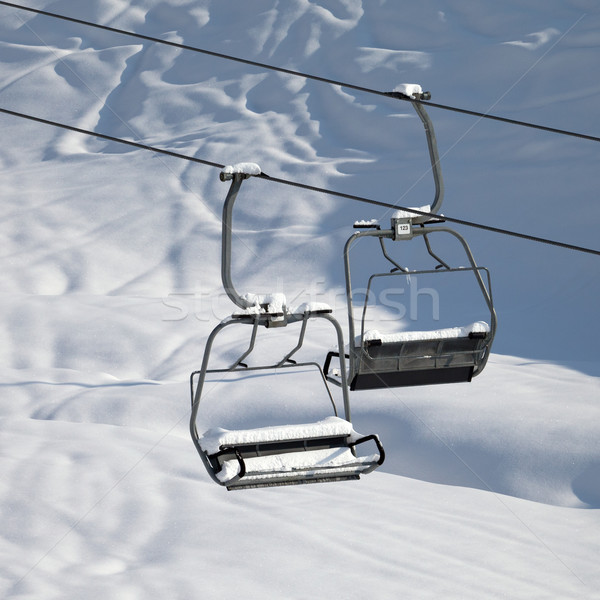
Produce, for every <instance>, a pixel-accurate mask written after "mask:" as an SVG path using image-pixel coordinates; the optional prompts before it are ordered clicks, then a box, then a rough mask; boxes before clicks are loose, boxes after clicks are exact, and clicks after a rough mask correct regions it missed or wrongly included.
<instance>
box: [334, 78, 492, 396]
mask: <svg viewBox="0 0 600 600" xmlns="http://www.w3.org/2000/svg"><path fill="white" fill-rule="evenodd" d="M408 87H409V89H410V88H413V89H412V90H411V91H410V92H408V93H409V94H410V95H411V96H413V97H414V99H415V100H416V101H415V102H411V104H412V105H413V107H414V108H415V111H416V112H417V114H418V116H419V118H420V119H421V121H422V123H423V126H424V128H425V133H426V136H427V145H428V148H429V157H430V161H431V170H432V173H433V179H434V184H435V197H434V201H433V203H432V205H431V206H425V207H421V208H420V209H415V212H413V211H412V210H410V209H409V210H406V211H404V210H400V211H397V212H396V213H395V214H394V215H392V218H391V226H390V228H389V229H381V228H380V226H379V225H378V224H377V223H374V222H359V223H356V224H355V228H357V229H363V230H362V231H359V232H357V233H355V234H353V235H352V236H351V237H350V238H349V239H348V241H347V242H346V245H345V247H344V272H345V279H346V299H347V309H348V328H349V347H348V354H347V355H346V357H347V358H348V359H349V372H348V374H347V380H348V384H349V386H350V389H351V390H367V389H378V388H391V387H402V386H416V385H429V384H436V383H456V382H467V381H471V379H472V377H475V376H476V375H479V374H480V373H481V371H482V370H483V368H484V367H485V364H486V362H487V359H488V357H489V353H490V348H491V345H492V341H493V339H494V335H495V332H496V312H495V310H494V305H493V299H492V293H491V284H490V277H489V272H488V270H487V269H485V268H484V267H479V266H478V265H477V264H476V263H475V259H474V258H473V254H472V252H471V250H470V248H469V245H468V244H467V242H466V241H465V239H464V238H463V237H462V236H461V235H460V234H459V233H458V232H456V231H454V230H452V229H450V228H449V227H445V226H441V225H440V224H441V223H443V222H444V221H443V217H442V218H440V217H439V216H437V215H439V210H440V208H441V205H442V200H443V195H444V185H443V179H442V173H441V167H440V162H439V156H438V151H437V143H436V138H435V133H434V129H433V124H432V123H431V120H430V118H429V115H428V114H427V111H426V110H425V107H424V106H423V104H421V103H420V102H419V100H420V99H429V98H430V97H431V95H430V94H429V92H425V93H424V94H423V93H422V92H421V90H420V86H408ZM414 88H417V90H416V91H414ZM411 92H412V93H411ZM389 95H391V96H396V97H402V96H406V94H402V93H401V92H400V93H398V92H391V93H390V94H389ZM434 215H435V216H434ZM438 234H448V235H450V236H453V237H454V238H455V239H457V240H458V241H459V242H460V245H461V246H462V249H463V250H464V253H465V255H466V258H467V260H468V262H469V265H470V266H469V267H464V266H460V267H454V268H452V267H451V266H450V265H449V264H447V263H446V262H445V261H444V260H442V259H441V258H440V257H439V256H438V255H437V254H436V253H435V252H434V251H433V249H432V246H431V241H430V238H431V237H432V236H437V235H438ZM364 238H375V239H377V240H378V242H379V246H380V250H381V254H382V256H383V257H384V259H385V260H386V261H388V262H389V263H390V264H391V265H392V269H391V271H390V272H387V273H374V274H372V275H371V276H370V277H369V280H368V285H367V290H366V294H365V302H364V305H363V308H362V313H361V315H362V316H361V318H360V319H356V317H355V312H354V308H355V307H354V298H353V288H352V280H351V268H350V267H351V264H350V263H351V261H350V250H351V249H352V247H353V246H354V245H355V244H356V243H357V242H358V241H359V240H362V239H364ZM419 238H421V239H422V240H423V241H424V247H425V250H426V252H427V254H428V255H429V256H430V257H432V258H433V259H434V260H435V262H436V263H437V264H436V266H435V268H433V269H427V270H425V269H421V270H411V269H408V268H407V267H406V266H403V265H400V264H399V263H398V262H397V260H395V259H394V258H392V257H391V256H390V254H389V253H388V251H387V248H386V245H385V240H392V241H394V242H402V241H403V242H406V241H412V240H415V239H419ZM465 272H467V273H469V272H470V273H471V274H472V276H473V277H474V279H475V281H476V284H477V285H476V287H478V289H479V292H480V293H481V297H482V298H483V301H484V303H485V306H486V307H487V310H488V311H489V323H487V322H485V321H478V322H475V323H471V324H461V326H459V327H452V328H447V329H437V330H431V331H420V332H415V331H410V332H398V333H391V334H385V333H381V332H380V331H379V330H371V331H369V330H367V329H366V309H367V303H368V301H369V292H370V290H371V288H372V285H373V283H374V282H375V281H376V280H377V279H379V278H384V277H390V276H392V277H393V276H398V275H407V274H408V275H410V276H413V275H415V276H417V275H428V276H434V275H437V274H442V273H444V274H458V273H465ZM337 355H338V353H336V352H330V353H329V354H328V355H327V358H326V361H325V366H324V372H325V376H326V378H327V379H328V381H330V382H333V383H336V384H337V385H342V386H343V385H344V383H343V382H341V380H340V378H339V377H334V376H332V375H330V374H329V365H330V361H331V359H332V357H334V356H337Z"/></svg>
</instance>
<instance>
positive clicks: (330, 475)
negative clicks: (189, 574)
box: [190, 163, 385, 490]
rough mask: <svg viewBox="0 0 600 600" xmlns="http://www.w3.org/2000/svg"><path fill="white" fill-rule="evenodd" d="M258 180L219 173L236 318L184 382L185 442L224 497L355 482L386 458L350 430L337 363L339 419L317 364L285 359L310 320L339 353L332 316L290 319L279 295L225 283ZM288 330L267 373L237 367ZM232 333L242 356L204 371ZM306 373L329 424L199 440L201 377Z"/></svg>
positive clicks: (225, 262) (372, 440)
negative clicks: (270, 332) (237, 210)
mask: <svg viewBox="0 0 600 600" xmlns="http://www.w3.org/2000/svg"><path fill="white" fill-rule="evenodd" d="M258 174H260V168H259V167H258V165H254V164H252V163H244V164H240V165H236V166H234V167H226V168H225V169H224V170H223V171H222V172H221V180H222V181H231V186H230V188H229V193H228V194H227V198H226V200H225V204H224V207H223V222H222V263H221V278H222V281H223V287H224V288H225V291H226V293H227V295H228V296H229V298H230V299H231V300H232V301H233V302H234V304H235V305H236V306H238V307H239V308H240V309H241V310H240V311H238V312H237V313H234V314H233V315H232V316H231V317H229V318H227V319H225V320H224V321H222V322H221V323H219V324H218V325H217V326H216V327H215V329H213V331H212V332H211V334H210V335H209V337H208V340H207V343H206V348H205V351H204V357H203V360H202V365H201V368H200V370H199V371H194V372H193V373H192V374H191V376H190V391H191V400H192V410H191V417H190V433H191V436H192V440H193V442H194V445H195V446H196V449H197V450H198V453H199V454H200V457H201V458H202V461H203V463H204V465H205V467H206V469H207V471H208V473H209V475H210V476H211V477H212V479H213V480H214V481H215V482H217V483H218V484H220V485H224V486H226V487H227V489H229V490H232V489H244V488H252V487H268V486H276V485H291V484H300V483H315V482H324V481H341V480H347V479H358V478H359V477H360V475H362V474H366V473H369V472H371V471H373V470H374V469H376V468H377V467H378V466H379V465H381V464H382V463H383V460H384V457H385V454H384V450H383V447H382V446H381V443H380V441H379V438H378V437H377V436H376V435H368V436H362V435H360V434H358V433H357V432H356V431H354V429H353V427H352V423H351V415H350V404H349V400H348V387H347V385H346V380H345V371H346V368H345V364H344V363H345V360H344V356H343V355H342V357H341V358H340V370H341V373H342V382H343V385H342V386H341V391H342V399H343V413H344V418H340V417H338V411H337V408H336V403H335V401H334V399H333V396H332V394H331V391H330V389H329V386H328V383H327V380H326V379H325V376H324V373H323V370H322V368H321V366H320V365H319V364H318V363H316V362H302V363H296V362H295V361H294V359H293V358H292V357H293V356H294V355H295V354H296V353H297V352H298V351H299V350H300V348H301V347H302V344H303V342H304V337H305V333H306V329H307V325H308V321H309V320H310V319H315V318H318V319H324V320H326V321H328V322H330V323H331V324H332V325H333V327H334V329H335V332H336V336H337V344H338V348H340V349H343V348H344V339H343V333H342V329H341V327H340V325H339V323H338V322H337V320H336V319H335V318H334V317H333V315H332V314H331V309H330V308H328V307H325V306H323V305H320V304H318V305H310V304H308V305H303V306H302V307H301V308H299V309H297V310H296V311H295V312H292V311H289V310H288V308H287V307H286V305H285V299H284V298H282V295H281V294H279V295H273V296H270V297H269V296H262V297H261V296H253V295H250V294H246V295H245V296H241V295H240V294H239V293H238V292H237V291H236V289H235V287H234V285H233V282H232V280H231V235H232V220H233V219H232V214H233V205H234V203H235V200H236V197H237V194H238V191H239V189H240V186H241V184H242V182H243V181H244V179H247V178H248V177H250V176H251V175H258ZM292 324H299V326H300V331H299V334H298V338H297V342H296V344H295V346H294V347H293V348H292V349H291V350H290V351H289V352H287V353H286V354H285V355H284V356H283V357H282V358H281V359H280V360H279V361H276V362H275V363H272V364H266V365H264V364H260V365H257V366H247V365H246V363H245V362H244V361H245V360H246V359H247V358H248V357H249V356H250V355H251V354H252V353H253V351H254V349H255V341H256V336H257V331H258V328H259V327H265V328H273V327H277V328H280V327H287V326H289V325H292ZM237 326H245V327H246V330H248V328H250V334H249V343H248V347H247V349H246V350H245V351H244V352H243V353H242V354H241V355H240V356H239V358H237V360H235V361H234V362H233V363H232V364H230V365H229V366H228V367H227V368H221V369H215V368H211V367H210V364H209V363H210V355H211V352H212V349H213V344H214V342H215V340H216V339H217V337H218V336H219V334H220V333H221V332H222V331H223V330H225V329H227V328H230V327H237ZM308 366H311V367H314V368H316V369H317V370H318V372H319V373H320V376H321V380H322V383H323V385H324V388H325V392H326V395H325V397H328V398H329V401H330V402H331V404H332V406H333V416H331V417H328V418H326V419H323V420H320V421H317V422H314V423H303V424H296V425H285V426H271V427H263V428H257V429H243V430H224V429H221V428H216V429H209V430H208V431H205V432H204V433H202V434H200V433H199V431H198V421H199V413H200V408H201V406H202V402H201V401H202V398H203V391H204V385H205V381H206V376H207V374H209V373H239V372H243V373H245V372H249V371H262V372H269V371H271V372H272V371H276V372H278V373H281V372H282V370H289V369H299V368H303V367H308ZM275 376H277V375H275ZM363 450H364V451H363ZM359 451H361V453H359ZM368 451H370V453H368Z"/></svg>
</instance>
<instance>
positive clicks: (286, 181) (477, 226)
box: [0, 107, 600, 256]
mask: <svg viewBox="0 0 600 600" xmlns="http://www.w3.org/2000/svg"><path fill="white" fill-rule="evenodd" d="M0 113H5V114H7V115H11V116H14V117H20V118H23V119H28V120H30V121H35V122H37V123H43V124H44V125H51V126H52V127H58V128H61V129H67V130H69V131H75V132H76V133H81V134H83V135H88V136H91V137H97V138H101V139H103V140H108V141H111V142H116V143H118V144H126V145H128V146H133V147H134V148H139V149H141V150H148V151H150V152H157V153H159V154H166V155H167V156H172V157H175V158H181V159H183V160H187V161H191V162H195V163H199V164H202V165H207V166H209V167H216V168H218V169H222V168H224V166H225V165H222V164H220V163H216V162H213V161H210V160H204V159H202V158H196V157H195V156H189V155H187V154H180V153H179V152H173V151H171V150H164V149H162V148H157V147H155V146H149V145H147V144H140V143H139V142H132V141H130V140H125V139H123V138H118V137H115V136H112V135H106V134H104V133H98V132H95V131H90V130H88V129H81V128H79V127H73V126H72V125H66V124H65V123H59V122H58V121H50V120H49V119H42V118H41V117H36V116H33V115H28V114H25V113H22V112H18V111H14V110H9V109H7V108H2V107H0ZM259 177H260V178H261V179H264V180H266V181H272V182H274V183H280V184H282V185H289V186H292V187H297V188H301V189H304V190H309V191H312V192H318V193H321V194H327V195H329V196H336V197H338V198H345V199H347V200H354V201H356V202H363V203H365V204H372V205H375V206H381V207H383V208H391V209H394V210H405V211H409V212H412V213H415V214H417V215H424V216H428V217H431V218H438V219H440V220H443V221H448V222H449V223H456V224H458V225H464V226H466V227H473V228H475V229H482V230H484V231H490V232H493V233H498V234H500V235H507V236H511V237H516V238H521V239H524V240H529V241H531V242H536V243H540V244H548V245H551V246H557V247H559V248H566V249H568V250H574V251H576V252H584V253H586V254H594V255H596V256H600V250H594V249H593V248H586V247H584V246H576V245H574V244H568V243H565V242H558V241H556V240H551V239H547V238H542V237H538V236H535V235H529V234H527V233H519V232H517V231H510V230H509V229H502V228H500V227H493V226H491V225H483V224H481V223H475V222H473V221H466V220H465V219H457V218H455V217H448V216H447V215H435V214H431V213H427V212H424V211H421V210H418V209H415V208H408V207H405V206H398V205H396V204H390V203H389V202H382V201H380V200H373V199H372V198H365V197H363V196H356V195H354V194H346V193H345V192H338V191H335V190H329V189H326V188H321V187H317V186H314V185H310V184H307V183H301V182H299V181H291V180H289V179H282V178H279V177H270V176H269V175H266V174H265V173H262V174H261V175H260V176H259Z"/></svg>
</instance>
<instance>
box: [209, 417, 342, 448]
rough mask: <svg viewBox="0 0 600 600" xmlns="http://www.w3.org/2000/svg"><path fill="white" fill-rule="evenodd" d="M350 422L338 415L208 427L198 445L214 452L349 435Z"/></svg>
mask: <svg viewBox="0 0 600 600" xmlns="http://www.w3.org/2000/svg"><path fill="white" fill-rule="evenodd" d="M350 434H352V424H351V423H349V422H348V421H346V420H344V419H340V418H339V417H328V418H327V419H323V420H322V421H318V422H316V423H303V424H300V425H282V426H279V427H260V428H258V429H246V430H236V431H229V430H227V429H223V428H221V427H219V428H217V429H209V430H208V431H206V432H205V433H204V434H202V436H201V438H200V445H201V446H202V449H203V450H204V451H205V452H208V453H209V454H214V453H215V452H218V451H219V450H220V449H221V447H225V446H239V445H243V444H259V443H261V442H269V441H275V440H277V441H287V440H301V439H304V438H315V437H328V436H339V435H345V436H349V435H350Z"/></svg>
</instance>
